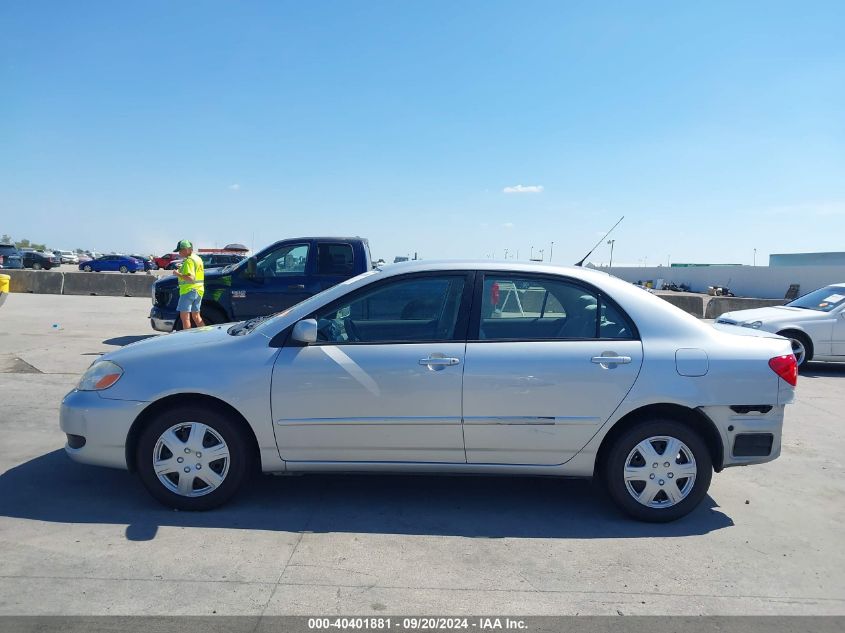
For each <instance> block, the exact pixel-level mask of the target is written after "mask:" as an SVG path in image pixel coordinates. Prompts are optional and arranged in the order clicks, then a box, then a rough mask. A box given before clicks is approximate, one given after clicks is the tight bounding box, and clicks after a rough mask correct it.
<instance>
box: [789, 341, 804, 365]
mask: <svg viewBox="0 0 845 633" xmlns="http://www.w3.org/2000/svg"><path fill="white" fill-rule="evenodd" d="M789 342H790V344H791V345H792V353H793V354H794V355H795V362H796V363H798V366H799V367H800V366H801V364H802V363H803V362H804V358H806V356H807V349H806V348H805V347H804V343H802V342H801V341H800V340H798V339H797V338H790V339H789Z"/></svg>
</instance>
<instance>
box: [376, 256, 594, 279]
mask: <svg viewBox="0 0 845 633" xmlns="http://www.w3.org/2000/svg"><path fill="white" fill-rule="evenodd" d="M379 268H381V269H382V270H384V272H390V273H400V272H401V273H409V272H415V271H419V272H423V271H437V270H495V271H506V272H516V273H548V274H553V275H569V276H572V277H581V278H585V279H586V278H595V277H597V276H602V277H601V278H607V277H609V276H610V275H608V274H607V273H605V272H602V271H599V270H593V269H592V268H583V267H581V266H567V265H563V264H551V263H544V262H515V261H513V260H495V259H463V260H461V259H444V260H423V259H417V260H411V261H407V262H397V263H394V264H382V265H379Z"/></svg>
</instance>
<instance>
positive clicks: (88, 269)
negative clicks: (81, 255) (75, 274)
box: [82, 264, 92, 273]
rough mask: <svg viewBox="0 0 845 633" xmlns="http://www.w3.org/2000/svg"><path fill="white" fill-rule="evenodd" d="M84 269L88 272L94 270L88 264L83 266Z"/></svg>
mask: <svg viewBox="0 0 845 633" xmlns="http://www.w3.org/2000/svg"><path fill="white" fill-rule="evenodd" d="M82 270H84V271H85V272H86V273H90V272H91V271H92V268H91V267H90V266H89V265H87V264H86V265H85V266H83V267H82Z"/></svg>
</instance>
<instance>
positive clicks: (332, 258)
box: [317, 242, 355, 275]
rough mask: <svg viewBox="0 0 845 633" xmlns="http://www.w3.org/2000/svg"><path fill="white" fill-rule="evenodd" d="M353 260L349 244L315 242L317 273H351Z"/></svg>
mask: <svg viewBox="0 0 845 633" xmlns="http://www.w3.org/2000/svg"><path fill="white" fill-rule="evenodd" d="M353 260H354V253H353V251H352V245H351V244H338V243H330V242H325V243H321V244H317V274H318V275H351V274H352V273H353V272H354V271H355V268H354V261H353Z"/></svg>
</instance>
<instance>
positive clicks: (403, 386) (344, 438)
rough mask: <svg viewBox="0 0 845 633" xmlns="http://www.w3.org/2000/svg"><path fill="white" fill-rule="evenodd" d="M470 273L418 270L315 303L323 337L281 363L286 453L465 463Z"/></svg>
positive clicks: (280, 438) (281, 437)
mask: <svg viewBox="0 0 845 633" xmlns="http://www.w3.org/2000/svg"><path fill="white" fill-rule="evenodd" d="M471 280H472V275H471V274H467V273H463V272H458V273H450V272H444V273H438V274H416V275H405V276H401V277H394V278H390V279H387V280H385V281H384V282H379V283H376V284H372V285H370V286H367V287H365V288H362V289H359V290H358V291H356V292H354V293H351V294H350V295H347V296H346V297H343V298H342V299H340V300H337V301H335V302H333V303H332V304H330V305H329V306H326V307H325V308H321V309H319V310H317V312H316V313H315V314H314V315H313V318H316V319H317V322H318V332H319V334H318V340H317V342H316V343H314V344H311V345H308V346H304V347H296V346H290V345H286V346H285V347H284V348H283V349H282V350H281V351H280V353H279V356H278V357H277V360H276V363H275V366H274V368H273V383H272V410H273V420H274V428H275V432H276V442H277V444H278V447H279V453H280V455H281V456H282V458H283V459H285V460H286V461H288V462H289V466H290V467H292V468H293V469H295V467H296V464H295V463H296V462H315V461H319V462H459V463H463V462H465V461H466V460H465V456H464V441H463V434H462V432H461V385H462V375H463V368H464V351H465V347H466V327H467V323H468V314H467V312H468V308H467V306H468V305H469V300H470V298H471V294H472V288H471V286H472V281H471Z"/></svg>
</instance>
